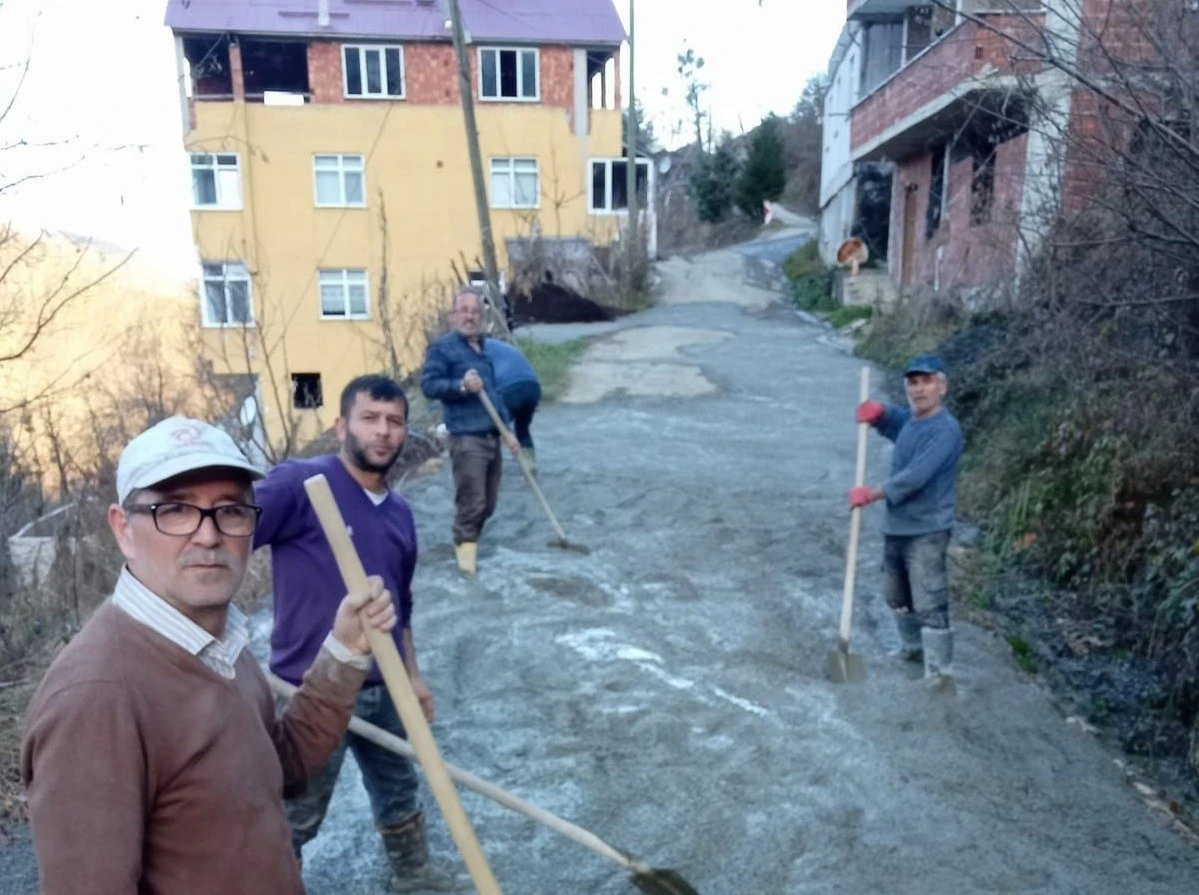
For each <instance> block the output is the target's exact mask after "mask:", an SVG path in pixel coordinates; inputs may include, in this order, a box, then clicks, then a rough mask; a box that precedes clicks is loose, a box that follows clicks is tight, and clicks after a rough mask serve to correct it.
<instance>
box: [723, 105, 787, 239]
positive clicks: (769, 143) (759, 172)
mask: <svg viewBox="0 0 1199 895" xmlns="http://www.w3.org/2000/svg"><path fill="white" fill-rule="evenodd" d="M786 186H787V150H786V147H785V146H784V145H783V135H782V129H781V127H780V125H779V120H778V118H777V117H775V116H774V115H770V116H767V117H766V118H764V119H763V120H762V123H761V124H759V125H758V126H757V128H756V129H755V130H754V132H753V134H752V135H751V136H750V138H749V156H748V158H746V160H745V164H744V165H743V166H742V167H741V174H740V175H739V176H738V178H737V185H736V190H735V194H734V201H736V203H737V207H738V208H740V209H741V210H742V211H743V212H745V214H747V215H748V216H749V217H751V218H754V219H755V220H759V221H760V220H761V219H762V203H763V201H764V200H766V199H778V198H779V197H780V196H781V195H782V194H783V189H784V188H785V187H786Z"/></svg>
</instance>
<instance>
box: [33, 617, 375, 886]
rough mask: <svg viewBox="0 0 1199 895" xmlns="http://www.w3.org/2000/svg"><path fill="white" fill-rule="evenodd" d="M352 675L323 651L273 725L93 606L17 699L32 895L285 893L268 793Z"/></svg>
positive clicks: (286, 876) (247, 700)
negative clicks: (32, 857)
mask: <svg viewBox="0 0 1199 895" xmlns="http://www.w3.org/2000/svg"><path fill="white" fill-rule="evenodd" d="M364 677H365V673H364V672H362V671H359V670H356V669H354V668H352V667H350V666H349V665H345V664H342V663H340V662H338V661H337V660H335V659H334V658H333V657H332V656H330V655H329V653H328V652H327V651H324V650H322V651H321V653H320V655H319V656H318V658H317V660H316V662H315V663H314V664H313V666H312V668H311V669H310V670H309V671H308V673H307V674H306V675H305V676H304V684H303V686H302V687H301V689H300V691H299V693H298V694H297V695H296V697H295V698H294V699H293V700H292V701H291V704H290V705H289V707H288V709H287V711H286V712H285V713H284V714H283V716H282V717H281V718H276V715H275V706H274V700H273V699H272V697H271V693H270V689H269V687H268V685H267V682H266V679H265V677H263V674H262V671H261V669H260V668H259V667H258V664H257V662H255V660H254V657H253V656H252V655H251V654H250V652H249V651H248V650H246V651H244V652H243V653H242V655H241V657H240V658H239V659H238V661H237V674H236V678H235V679H234V680H226V679H224V678H222V677H221V676H220V675H218V674H216V673H215V672H213V671H211V670H210V669H209V668H208V667H206V666H205V665H204V664H203V663H202V662H201V661H200V660H199V659H198V658H196V657H194V656H192V655H190V654H189V653H188V652H187V651H186V650H184V649H182V648H181V647H178V646H176V645H175V644H174V643H171V642H170V641H168V640H167V639H166V638H164V637H162V636H161V635H159V634H157V633H155V632H154V631H152V630H150V629H149V628H147V627H145V626H143V625H141V624H139V623H138V622H136V621H134V620H133V619H132V618H130V617H129V616H127V615H126V614H125V613H124V612H122V611H121V610H120V609H117V608H116V607H115V606H113V605H112V604H111V603H110V602H106V603H104V604H103V605H102V606H100V608H99V609H97V610H96V612H95V614H94V615H93V616H92V618H91V619H90V620H89V621H88V623H87V624H86V625H85V626H84V628H83V630H82V631H81V632H80V633H79V635H78V636H77V637H75V639H74V640H72V641H71V643H70V644H69V645H68V646H67V647H66V648H65V649H64V650H63V651H62V653H61V654H60V655H59V656H58V658H57V659H56V660H55V661H54V664H53V665H51V666H50V670H49V671H48V672H47V673H46V677H45V679H44V680H43V681H42V682H41V685H40V686H39V687H38V689H37V692H36V693H35V694H34V697H33V701H32V702H31V703H30V706H29V715H28V718H27V721H26V729H25V738H24V742H23V743H22V750H21V775H22V778H23V780H24V783H25V787H26V790H27V792H28V796H29V815H30V819H31V821H32V824H33V844H34V849H35V850H36V852H37V858H38V867H39V870H40V873H41V885H42V892H43V893H45V895H68V893H69V895H84V893H86V895H134V893H138V895H193V893H194V895H240V893H245V895H266V893H270V895H299V893H302V892H303V891H304V886H303V883H302V882H301V880H300V870H299V867H298V865H297V862H296V859H295V856H294V854H293V852H292V849H291V833H290V830H289V828H288V825H287V820H286V818H285V816H284V813H283V804H282V798H283V796H284V793H285V792H286V793H287V794H288V795H293V794H296V793H298V792H300V791H302V790H303V787H304V783H305V781H306V779H307V778H308V776H309V775H311V774H312V773H314V772H315V771H316V770H318V769H319V768H320V767H321V766H323V764H324V762H325V760H326V759H327V758H328V756H329V755H330V753H332V751H333V749H334V747H335V746H336V745H337V742H338V740H339V739H340V738H341V735H342V734H343V733H344V732H345V729H346V725H347V723H348V722H349V716H350V712H351V709H352V707H353V704H354V698H355V696H356V695H357V694H358V690H359V689H360V687H361V686H362V681H363V679H364Z"/></svg>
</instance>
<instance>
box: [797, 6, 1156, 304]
mask: <svg viewBox="0 0 1199 895" xmlns="http://www.w3.org/2000/svg"><path fill="white" fill-rule="evenodd" d="M1138 2H1139V0H1045V2H1038V0H956V2H955V0H949V2H947V3H944V4H929V3H928V2H924V3H921V2H911V0H847V10H846V11H847V19H846V25H845V28H844V30H843V32H842V35H841V39H840V41H839V43H838V46H837V48H836V50H835V52H834V54H833V57H832V60H831V62H830V66H829V75H830V88H831V89H830V91H829V95H828V102H827V104H826V109H825V134H824V170H823V172H822V174H823V177H822V191H821V192H822V195H821V204H822V222H821V224H822V232H821V248H822V251H823V253H824V255H825V258H826V260H830V261H831V260H832V256H833V253H835V251H836V247H837V245H838V244H839V243H840V241H841V240H842V239H844V238H846V237H849V236H864V237H866V238H867V242H868V244H869V245H870V248H871V251H872V254H873V255H874V257H876V258H879V259H883V258H885V261H886V270H887V274H888V278H889V280H890V283H889V286H890V287H894V288H893V289H892V290H891V291H892V292H894V291H895V290H902V289H905V288H932V289H933V290H950V289H966V290H970V289H974V288H977V287H983V286H986V285H987V284H990V283H993V282H996V281H998V280H1002V279H1005V278H1008V277H1011V276H1013V275H1016V274H1018V273H1019V271H1020V269H1021V267H1022V265H1023V264H1024V263H1025V261H1026V259H1027V258H1028V257H1029V256H1030V255H1031V253H1033V252H1035V251H1036V249H1037V247H1038V245H1039V242H1040V239H1041V237H1042V236H1043V234H1044V232H1045V229H1046V226H1047V222H1049V221H1052V220H1053V219H1054V218H1055V217H1056V216H1057V214H1058V213H1059V212H1060V211H1061V210H1062V209H1063V207H1065V208H1067V209H1069V208H1071V207H1074V208H1077V207H1078V206H1079V205H1080V204H1083V203H1085V202H1086V200H1087V197H1088V196H1089V195H1090V193H1091V192H1092V191H1093V189H1094V187H1095V172H1094V171H1093V170H1092V166H1089V165H1088V159H1087V155H1088V153H1087V152H1086V151H1085V147H1086V144H1087V139H1088V136H1089V135H1093V132H1094V131H1095V129H1096V128H1098V127H1099V122H1098V120H1097V117H1096V103H1095V102H1094V100H1095V95H1094V93H1092V92H1091V91H1089V90H1086V89H1083V88H1081V87H1080V86H1079V82H1078V81H1077V80H1076V79H1075V78H1073V77H1071V76H1069V75H1067V74H1065V73H1063V71H1062V70H1061V68H1059V67H1056V66H1052V65H1050V64H1048V63H1047V61H1046V57H1047V56H1050V55H1052V57H1053V58H1054V59H1056V60H1058V61H1059V62H1061V63H1063V66H1064V67H1065V68H1067V69H1070V70H1078V71H1082V72H1084V73H1085V72H1097V71H1099V70H1100V69H1101V67H1102V65H1103V63H1102V56H1103V53H1102V52H1099V51H1098V50H1097V45H1098V43H1099V42H1100V41H1102V42H1103V43H1104V44H1105V45H1106V47H1109V48H1110V47H1112V46H1119V47H1121V48H1124V47H1125V46H1126V45H1128V44H1129V43H1130V42H1132V41H1134V40H1135V37H1136V32H1137V23H1136V21H1134V17H1133V16H1132V15H1131V13H1130V12H1129V10H1130V9H1132V8H1134V7H1136V6H1137V5H1138ZM996 32H999V33H996ZM1004 35H1010V36H1013V37H1015V38H1016V40H1015V41H1013V40H1011V39H1008V37H1006V36H1004ZM1134 52H1135V50H1134ZM1080 149H1082V150H1083V151H1080ZM880 185H881V187H882V189H881V190H880ZM880 192H881V194H882V195H883V196H884V197H887V199H886V200H885V201H886V202H887V204H888V205H889V208H887V209H886V210H885V211H884V212H883V213H882V215H881V217H882V218H883V220H884V226H882V227H878V226H875V227H874V228H873V230H871V228H870V227H869V219H870V218H871V216H872V215H873V217H874V218H876V219H877V218H878V217H879V216H880V215H879V213H878V211H877V209H871V208H870V202H871V198H872V196H874V197H877V195H878V194H879V193H880ZM879 231H881V233H880V232H879Z"/></svg>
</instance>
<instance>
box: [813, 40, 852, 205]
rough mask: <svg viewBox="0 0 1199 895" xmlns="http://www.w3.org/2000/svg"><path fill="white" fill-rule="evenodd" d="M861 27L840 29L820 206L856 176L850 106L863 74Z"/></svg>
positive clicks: (826, 110) (827, 111) (831, 80)
mask: <svg viewBox="0 0 1199 895" xmlns="http://www.w3.org/2000/svg"><path fill="white" fill-rule="evenodd" d="M858 32H859V28H858V26H857V25H856V24H855V23H848V24H847V25H846V26H845V28H844V30H842V32H841V39H840V40H839V41H838V45H837V51H836V52H835V53H834V55H833V59H832V64H831V65H830V66H829V91H828V94H827V95H826V96H825V98H824V131H823V135H822V137H823V140H822V142H823V148H822V152H821V157H820V207H821V208H822V209H823V208H824V206H825V205H826V204H827V203H828V201H829V200H830V199H831V198H832V197H833V195H834V194H835V193H837V192H838V191H839V190H840V189H841V188H842V187H844V186H845V184H847V183H848V182H849V179H850V178H851V177H852V176H853V157H852V155H851V154H850V144H849V135H850V118H849V113H850V110H851V109H852V108H853V107H854V104H855V103H856V102H857V100H858V79H859V78H860V77H861V46H860V43H859V41H858V40H857V39H856V36H857V34H858Z"/></svg>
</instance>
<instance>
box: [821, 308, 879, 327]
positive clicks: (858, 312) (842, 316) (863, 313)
mask: <svg viewBox="0 0 1199 895" xmlns="http://www.w3.org/2000/svg"><path fill="white" fill-rule="evenodd" d="M872 316H874V308H872V307H870V305H842V306H841V307H839V308H837V309H836V310H835V311H831V312H829V314H828V316H827V317H825V318H824V319H825V320H827V321H828V322H829V323H831V324H832V325H833V326H835V327H836V328H837V329H840V328H841V327H843V326H849V324H851V323H853V322H854V321H855V320H869V319H870V318H871V317H872Z"/></svg>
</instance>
